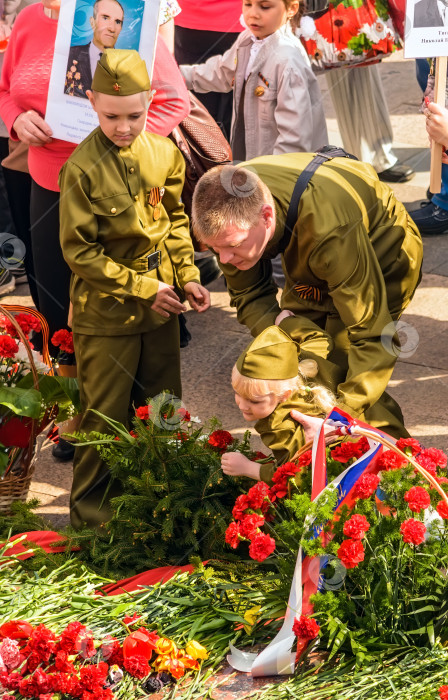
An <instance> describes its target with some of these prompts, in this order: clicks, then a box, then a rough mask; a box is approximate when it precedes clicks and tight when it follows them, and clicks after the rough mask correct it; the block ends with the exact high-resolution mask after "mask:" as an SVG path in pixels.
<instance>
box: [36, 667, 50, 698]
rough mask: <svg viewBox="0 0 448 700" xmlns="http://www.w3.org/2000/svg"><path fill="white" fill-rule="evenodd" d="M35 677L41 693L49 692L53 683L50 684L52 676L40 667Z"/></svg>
mask: <svg viewBox="0 0 448 700" xmlns="http://www.w3.org/2000/svg"><path fill="white" fill-rule="evenodd" d="M33 679H34V680H35V682H36V683H37V686H38V688H39V694H40V693H48V691H49V690H51V685H50V680H51V678H50V676H49V675H48V674H46V673H45V671H43V670H42V669H41V668H38V669H37V671H36V672H35V674H34V676H33Z"/></svg>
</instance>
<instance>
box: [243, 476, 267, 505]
mask: <svg viewBox="0 0 448 700" xmlns="http://www.w3.org/2000/svg"><path fill="white" fill-rule="evenodd" d="M268 493H269V486H268V485H267V484H265V482H264V481H259V482H258V483H256V484H255V486H252V487H251V488H250V489H249V491H248V492H247V498H248V501H249V508H252V509H253V510H257V509H258V508H261V506H262V504H263V501H264V500H265V498H267V496H268Z"/></svg>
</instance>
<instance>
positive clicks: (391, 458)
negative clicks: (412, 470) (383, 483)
mask: <svg viewBox="0 0 448 700" xmlns="http://www.w3.org/2000/svg"><path fill="white" fill-rule="evenodd" d="M407 463H408V460H407V459H406V457H402V456H401V455H397V453H396V452H393V450H386V451H385V452H383V454H382V455H381V457H380V458H379V460H378V464H379V466H380V468H381V469H385V470H386V471H390V470H391V469H401V467H404V466H405V465H406V464H407Z"/></svg>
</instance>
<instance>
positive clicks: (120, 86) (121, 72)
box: [92, 49, 151, 97]
mask: <svg viewBox="0 0 448 700" xmlns="http://www.w3.org/2000/svg"><path fill="white" fill-rule="evenodd" d="M150 89H151V82H150V80H149V75H148V71H147V70H146V63H145V62H144V60H143V59H142V58H140V56H139V54H138V52H137V51H131V50H125V49H106V51H104V53H103V55H102V56H101V58H100V60H99V61H98V64H97V67H96V70H95V74H94V76H93V80H92V90H96V91H97V92H102V93H103V94H104V95H118V96H122V97H126V96H127V95H136V94H137V93H138V92H145V91H146V90H150Z"/></svg>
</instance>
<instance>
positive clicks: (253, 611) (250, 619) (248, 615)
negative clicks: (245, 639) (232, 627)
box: [244, 605, 261, 634]
mask: <svg viewBox="0 0 448 700" xmlns="http://www.w3.org/2000/svg"><path fill="white" fill-rule="evenodd" d="M260 610H261V605H256V606H255V607H254V608H250V610H246V612H245V613H244V619H245V620H246V622H247V625H244V631H245V632H246V634H251V633H252V627H253V626H254V625H255V623H256V622H257V615H258V613H259V612H260Z"/></svg>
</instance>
